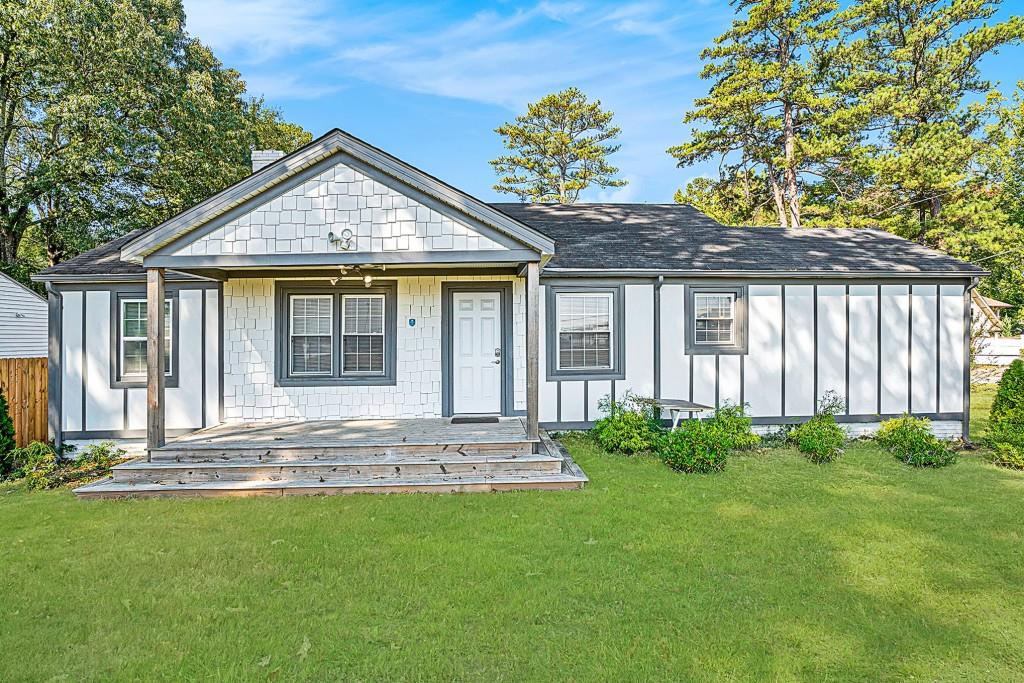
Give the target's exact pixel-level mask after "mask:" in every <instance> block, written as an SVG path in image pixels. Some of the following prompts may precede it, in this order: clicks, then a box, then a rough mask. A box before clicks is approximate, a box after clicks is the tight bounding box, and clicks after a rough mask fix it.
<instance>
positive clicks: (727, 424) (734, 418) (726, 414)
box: [711, 403, 761, 450]
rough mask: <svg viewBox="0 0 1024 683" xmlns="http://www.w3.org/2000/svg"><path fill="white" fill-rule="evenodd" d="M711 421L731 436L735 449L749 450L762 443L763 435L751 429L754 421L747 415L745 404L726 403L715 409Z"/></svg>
mask: <svg viewBox="0 0 1024 683" xmlns="http://www.w3.org/2000/svg"><path fill="white" fill-rule="evenodd" d="M711 421H712V422H714V423H716V424H717V425H718V426H719V427H721V429H722V431H723V432H725V434H726V435H727V436H728V437H729V440H730V442H731V443H732V448H733V449H734V450H749V449H751V448H757V446H759V445H760V444H761V437H760V436H758V435H757V434H755V433H754V430H753V429H751V425H752V424H753V421H752V420H751V419H750V418H749V417H747V414H746V412H744V410H743V406H738V405H732V404H730V403H726V404H725V405H723V406H722V407H720V408H719V409H718V410H716V411H715V416H714V417H713V418H711Z"/></svg>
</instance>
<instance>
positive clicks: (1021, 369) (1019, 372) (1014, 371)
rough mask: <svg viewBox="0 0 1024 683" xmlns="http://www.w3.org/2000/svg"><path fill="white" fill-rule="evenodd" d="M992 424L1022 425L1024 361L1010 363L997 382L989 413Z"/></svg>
mask: <svg viewBox="0 0 1024 683" xmlns="http://www.w3.org/2000/svg"><path fill="white" fill-rule="evenodd" d="M989 417H990V419H991V423H992V424H999V423H1003V422H1011V423H1013V424H1019V425H1024V360H1021V359H1020V358H1018V359H1017V360H1015V361H1013V362H1012V363H1010V366H1009V367H1008V368H1006V371H1005V372H1004V373H1003V376H1002V379H1000V380H999V388H998V389H997V390H996V397H995V398H994V399H993V400H992V411H991V412H990V413H989Z"/></svg>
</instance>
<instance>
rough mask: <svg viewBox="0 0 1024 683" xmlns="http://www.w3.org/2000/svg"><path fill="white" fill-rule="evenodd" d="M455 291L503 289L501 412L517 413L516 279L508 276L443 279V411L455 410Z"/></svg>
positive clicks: (447, 412) (444, 414) (447, 413)
mask: <svg viewBox="0 0 1024 683" xmlns="http://www.w3.org/2000/svg"><path fill="white" fill-rule="evenodd" d="M455 292H499V293H500V294H501V364H502V369H503V371H502V373H501V414H502V415H505V416H510V415H514V414H515V410H514V406H515V362H514V356H513V350H514V339H515V337H514V331H513V329H512V325H513V318H512V283H511V282H509V281H507V280H505V281H501V280H497V281H494V282H485V281H479V280H478V281H474V282H464V281H450V282H442V283H441V415H442V416H444V417H451V416H452V415H453V414H454V412H453V410H452V406H453V405H454V400H453V398H452V392H453V389H454V381H453V378H452V346H453V344H452V339H453V334H454V326H453V325H452V294H454V293H455Z"/></svg>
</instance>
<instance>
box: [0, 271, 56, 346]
mask: <svg viewBox="0 0 1024 683" xmlns="http://www.w3.org/2000/svg"><path fill="white" fill-rule="evenodd" d="M47 315H48V312H47V307H46V300H45V299H43V298H42V297H40V296H39V295H38V294H36V293H35V292H33V291H31V290H29V289H28V288H26V287H25V286H24V285H22V284H21V283H19V282H15V281H14V280H12V279H11V278H10V277H8V276H7V275H4V274H3V273H0V358H44V357H46V353H47V332H46V321H47Z"/></svg>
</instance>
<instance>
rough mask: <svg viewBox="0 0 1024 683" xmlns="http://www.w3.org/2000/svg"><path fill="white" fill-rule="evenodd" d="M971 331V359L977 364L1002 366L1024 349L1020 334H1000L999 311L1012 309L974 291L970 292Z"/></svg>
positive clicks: (1001, 325)
mask: <svg viewBox="0 0 1024 683" xmlns="http://www.w3.org/2000/svg"><path fill="white" fill-rule="evenodd" d="M971 302H972V305H971V308H972V312H973V330H974V362H975V363H977V364H978V365H996V366H1005V365H1009V364H1010V363H1012V362H1013V361H1014V360H1016V359H1017V358H1020V356H1021V351H1022V350H1024V335H1018V336H1016V337H1012V336H1008V335H1006V334H1004V332H1005V330H1004V326H1003V320H1002V314H1003V312H1004V311H1006V310H1007V309H1010V308H1013V305H1012V304H1008V303H1006V302H1004V301H999V300H998V299H993V298H991V297H987V296H983V295H982V294H980V293H979V292H978V290H976V289H975V290H973V291H972V292H971Z"/></svg>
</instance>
